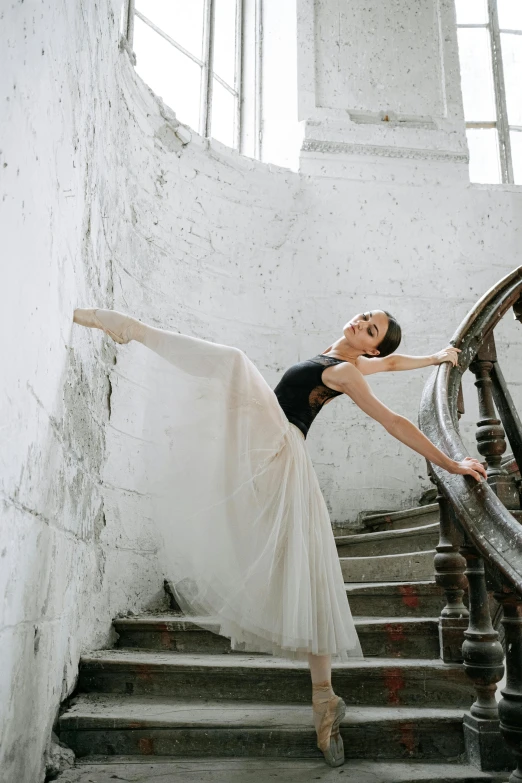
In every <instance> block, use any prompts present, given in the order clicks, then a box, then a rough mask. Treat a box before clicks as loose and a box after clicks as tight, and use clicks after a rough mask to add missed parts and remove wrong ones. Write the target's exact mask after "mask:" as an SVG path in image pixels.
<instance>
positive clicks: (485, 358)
mask: <svg viewBox="0 0 522 783" xmlns="http://www.w3.org/2000/svg"><path fill="white" fill-rule="evenodd" d="M496 360H497V352H496V348H495V340H494V337H493V333H492V332H491V333H490V334H489V336H488V337H487V338H486V340H485V341H484V342H483V343H482V345H481V346H480V348H479V350H478V352H477V355H476V357H475V359H473V361H472V363H471V364H470V370H471V371H472V372H473V374H474V375H475V377H476V381H475V386H476V387H477V390H478V400H479V415H480V420H479V421H478V422H477V426H478V429H477V432H476V438H477V444H478V445H477V448H478V451H479V454H482V456H483V457H485V458H486V463H487V474H488V483H489V485H490V486H491V488H492V489H493V490H494V492H495V493H496V494H497V496H498V498H499V500H501V501H502V503H503V504H504V505H505V506H506V508H509V509H518V508H519V507H520V504H519V498H518V491H517V488H516V486H515V484H514V482H513V481H512V480H511V478H510V477H509V476H508V474H507V472H506V470H505V469H504V468H503V467H502V455H503V454H504V452H505V450H506V441H505V439H504V430H503V428H502V425H501V424H500V419H498V418H497V415H496V410H495V404H494V401H493V381H492V379H491V374H492V371H493V366H494V364H495V362H496Z"/></svg>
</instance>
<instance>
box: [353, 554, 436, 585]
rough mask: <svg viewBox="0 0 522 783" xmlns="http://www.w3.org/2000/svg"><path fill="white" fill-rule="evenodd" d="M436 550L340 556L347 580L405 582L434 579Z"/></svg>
mask: <svg viewBox="0 0 522 783" xmlns="http://www.w3.org/2000/svg"><path fill="white" fill-rule="evenodd" d="M434 557H435V551H434V550H428V551H425V552H407V553H406V554H402V555H379V556H378V557H370V556H368V555H365V556H363V557H340V558H339V560H340V563H341V569H342V572H343V578H344V581H345V582H378V581H380V580H383V581H385V582H403V581H404V580H405V579H408V580H412V581H415V580H423V581H424V580H429V579H433V574H434V571H435V569H434V566H433V558H434Z"/></svg>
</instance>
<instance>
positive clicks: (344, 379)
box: [336, 364, 486, 481]
mask: <svg viewBox="0 0 522 783" xmlns="http://www.w3.org/2000/svg"><path fill="white" fill-rule="evenodd" d="M336 369H337V368H336ZM337 375H338V380H337V379H336V385H338V386H339V387H340V390H342V391H343V392H344V393H345V394H347V395H348V397H350V398H351V399H352V400H353V401H354V402H355V403H356V405H358V406H359V408H361V410H363V411H364V412H365V413H367V414H368V415H369V416H371V417H372V419H375V420H376V421H378V422H379V423H380V424H382V426H383V427H384V428H385V429H386V430H387V431H388V432H389V433H390V435H393V437H394V438H397V440H400V441H401V443H404V444H405V445H406V446H409V447H410V449H413V451H416V452H417V453H418V454H421V455H422V456H423V457H425V458H426V459H428V460H429V461H430V462H433V463H434V464H435V465H438V466H439V467H440V468H443V469H444V470H447V471H448V472H449V473H460V474H463V475H468V476H473V478H475V479H477V481H480V477H481V476H484V478H486V471H485V470H484V467H483V465H481V463H480V462H479V461H478V460H476V459H473V458H471V457H466V459H464V460H462V461H461V462H457V461H456V460H454V459H451V458H450V457H448V456H447V455H446V454H444V452H442V451H440V449H438V448H437V447H436V446H435V445H434V444H433V443H432V442H431V441H430V440H429V439H428V438H427V437H426V436H425V435H424V434H423V433H422V432H421V431H420V430H419V429H418V427H416V426H415V424H412V422H411V421H409V420H408V419H406V418H404V416H400V415H399V414H397V413H394V412H393V411H391V410H390V409H389V408H387V407H386V405H384V404H383V403H382V402H381V401H380V400H378V399H377V397H376V396H375V395H374V394H373V392H372V390H371V389H370V387H369V386H368V383H367V382H366V381H365V379H364V378H363V376H362V375H361V373H360V372H359V370H358V369H357V368H356V367H354V366H353V365H349V364H345V365H342V367H339V372H338V373H337Z"/></svg>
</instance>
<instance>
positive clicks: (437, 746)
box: [60, 695, 465, 763]
mask: <svg viewBox="0 0 522 783" xmlns="http://www.w3.org/2000/svg"><path fill="white" fill-rule="evenodd" d="M341 734H342V737H343V740H344V743H345V753H346V757H347V758H349V759H364V758H368V757H369V758H373V759H374V760H382V759H425V760H429V761H432V762H446V763H448V762H453V763H459V762H462V761H464V760H465V747H464V736H463V730H462V710H456V709H418V708H417V709H415V708H412V707H398V708H397V707H395V708H394V707H384V708H379V707H352V708H350V709H349V710H347V713H346V717H345V719H344V721H343V722H342V724H341ZM60 738H61V740H62V741H63V742H65V743H66V744H67V745H68V746H69V747H71V748H72V749H73V750H74V752H75V753H76V754H77V755H78V756H81V757H84V756H92V755H129V756H133V755H136V756H144V755H146V756H149V757H150V756H153V755H158V756H183V757H197V758H202V757H221V758H227V757H232V758H234V757H267V758H270V757H272V758H273V757H278V756H279V757H285V758H312V759H313V758H321V753H320V751H319V750H318V749H317V746H316V736H315V731H314V726H313V718H312V708H311V705H308V704H307V705H295V704H287V705H273V704H258V703H246V702H238V703H233V702H222V701H219V702H213V701H194V700H188V701H185V700H179V699H173V698H171V699H169V698H165V697H157V698H150V697H136V696H133V697H129V696H112V695H104V696H99V695H88V696H80V697H78V698H77V699H76V700H75V703H74V704H73V705H72V706H71V707H70V708H69V709H68V710H67V712H65V713H64V714H62V716H61V717H60Z"/></svg>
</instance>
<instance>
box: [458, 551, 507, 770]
mask: <svg viewBox="0 0 522 783" xmlns="http://www.w3.org/2000/svg"><path fill="white" fill-rule="evenodd" d="M461 552H462V554H463V556H464V557H465V559H466V565H467V567H466V572H465V573H466V576H467V578H468V586H469V588H468V597H469V627H468V628H467V630H466V631H465V632H464V637H465V641H464V644H463V645H462V657H463V659H464V668H465V670H466V674H467V675H468V677H469V678H470V679H471V681H472V682H473V685H474V686H475V692H476V696H477V698H476V699H475V701H474V702H473V704H472V705H471V708H470V711H469V713H466V714H465V715H464V737H465V741H466V747H467V751H468V756H469V760H470V762H471V763H472V764H474V765H475V766H477V767H479V768H480V769H482V770H494V769H506V768H509V767H510V761H511V758H510V755H509V753H508V752H507V749H506V747H505V745H504V742H503V741H502V737H501V734H500V723H499V718H498V708H497V702H496V699H495V692H496V690H497V682H499V681H500V680H501V679H502V677H503V676H504V650H503V649H502V645H501V643H500V641H499V638H498V633H497V632H496V631H495V629H494V628H493V625H492V622H491V616H490V612H489V601H488V592H487V587H486V575H485V572H484V561H483V559H482V557H481V556H480V554H479V552H478V551H477V550H476V549H475V547H474V546H473V545H472V544H471V543H470V542H469V541H466V543H465V544H464V546H463V547H462V548H461Z"/></svg>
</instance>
